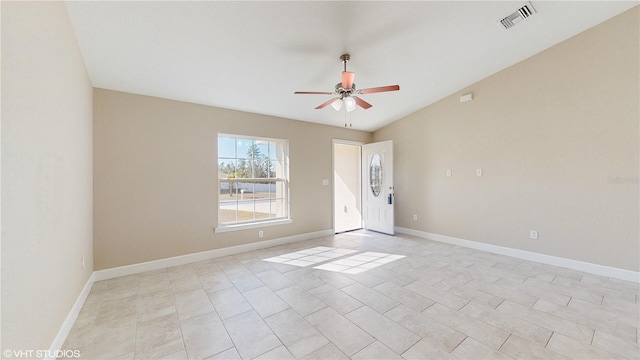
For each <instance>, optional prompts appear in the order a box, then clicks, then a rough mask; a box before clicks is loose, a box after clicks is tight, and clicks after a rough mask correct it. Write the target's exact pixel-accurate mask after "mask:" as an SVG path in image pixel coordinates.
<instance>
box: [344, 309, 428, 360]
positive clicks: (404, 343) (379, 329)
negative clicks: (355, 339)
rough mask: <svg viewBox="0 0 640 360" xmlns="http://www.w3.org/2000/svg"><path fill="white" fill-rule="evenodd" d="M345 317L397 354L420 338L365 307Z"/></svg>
mask: <svg viewBox="0 0 640 360" xmlns="http://www.w3.org/2000/svg"><path fill="white" fill-rule="evenodd" d="M345 317H346V318H347V319H349V320H350V321H351V322H353V323H354V324H356V325H357V326H359V327H360V328H361V329H363V330H364V331H366V332H368V333H369V334H371V335H372V336H373V337H374V338H376V339H377V340H378V341H380V342H382V343H383V344H384V345H385V346H387V347H388V348H389V349H391V350H393V351H395V352H396V353H397V354H401V353H403V352H405V351H406V350H407V349H409V348H410V347H411V346H413V345H414V344H415V343H417V342H418V341H420V336H418V335H416V334H414V333H412V332H410V331H409V330H407V329H405V328H403V327H402V326H400V325H398V324H397V323H395V322H394V321H392V320H390V319H389V318H387V317H385V316H383V315H380V314H379V313H377V312H376V311H374V310H372V309H371V308H369V307H367V306H363V307H361V308H359V309H357V310H354V311H352V312H350V313H348V314H347V315H345Z"/></svg>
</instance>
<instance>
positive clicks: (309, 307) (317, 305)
mask: <svg viewBox="0 0 640 360" xmlns="http://www.w3.org/2000/svg"><path fill="white" fill-rule="evenodd" d="M276 294H278V296H280V298H282V299H283V300H284V301H285V302H286V303H287V304H289V306H291V308H293V309H294V310H295V311H297V312H298V313H299V314H300V315H302V316H306V315H309V314H311V313H313V312H316V311H318V310H320V309H322V308H325V307H327V304H325V303H323V302H322V301H320V300H319V299H318V298H317V297H315V296H313V295H311V294H309V293H307V292H306V291H304V290H303V289H302V288H301V287H299V286H297V285H296V286H291V287H288V288H286V289H282V290H278V291H276Z"/></svg>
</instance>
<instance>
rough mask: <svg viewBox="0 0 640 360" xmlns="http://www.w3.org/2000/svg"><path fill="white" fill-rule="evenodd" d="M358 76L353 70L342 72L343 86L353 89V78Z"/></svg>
mask: <svg viewBox="0 0 640 360" xmlns="http://www.w3.org/2000/svg"><path fill="white" fill-rule="evenodd" d="M355 77H356V73H354V72H351V71H343V72H342V88H343V89H346V90H348V89H351V88H352V87H353V79H354V78H355Z"/></svg>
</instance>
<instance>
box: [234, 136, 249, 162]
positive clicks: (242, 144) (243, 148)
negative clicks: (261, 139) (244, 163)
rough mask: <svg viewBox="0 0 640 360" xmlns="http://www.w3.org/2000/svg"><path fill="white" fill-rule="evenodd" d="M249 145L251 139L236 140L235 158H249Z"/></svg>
mask: <svg viewBox="0 0 640 360" xmlns="http://www.w3.org/2000/svg"><path fill="white" fill-rule="evenodd" d="M251 145H253V140H251V139H239V138H236V157H239V158H250V157H251V151H250V150H251Z"/></svg>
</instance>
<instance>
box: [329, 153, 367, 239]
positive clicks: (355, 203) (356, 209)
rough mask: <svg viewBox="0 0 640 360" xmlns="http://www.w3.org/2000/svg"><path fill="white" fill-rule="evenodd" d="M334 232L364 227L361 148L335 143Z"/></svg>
mask: <svg viewBox="0 0 640 360" xmlns="http://www.w3.org/2000/svg"><path fill="white" fill-rule="evenodd" d="M333 158H334V162H333V169H334V174H333V183H334V190H333V191H334V203H333V206H334V209H333V211H334V215H335V219H334V223H333V225H334V230H335V231H336V232H343V231H349V230H354V229H360V228H361V227H362V213H361V211H362V209H361V207H362V199H361V194H360V186H361V184H360V146H359V145H353V144H340V143H335V144H334V146H333Z"/></svg>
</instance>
